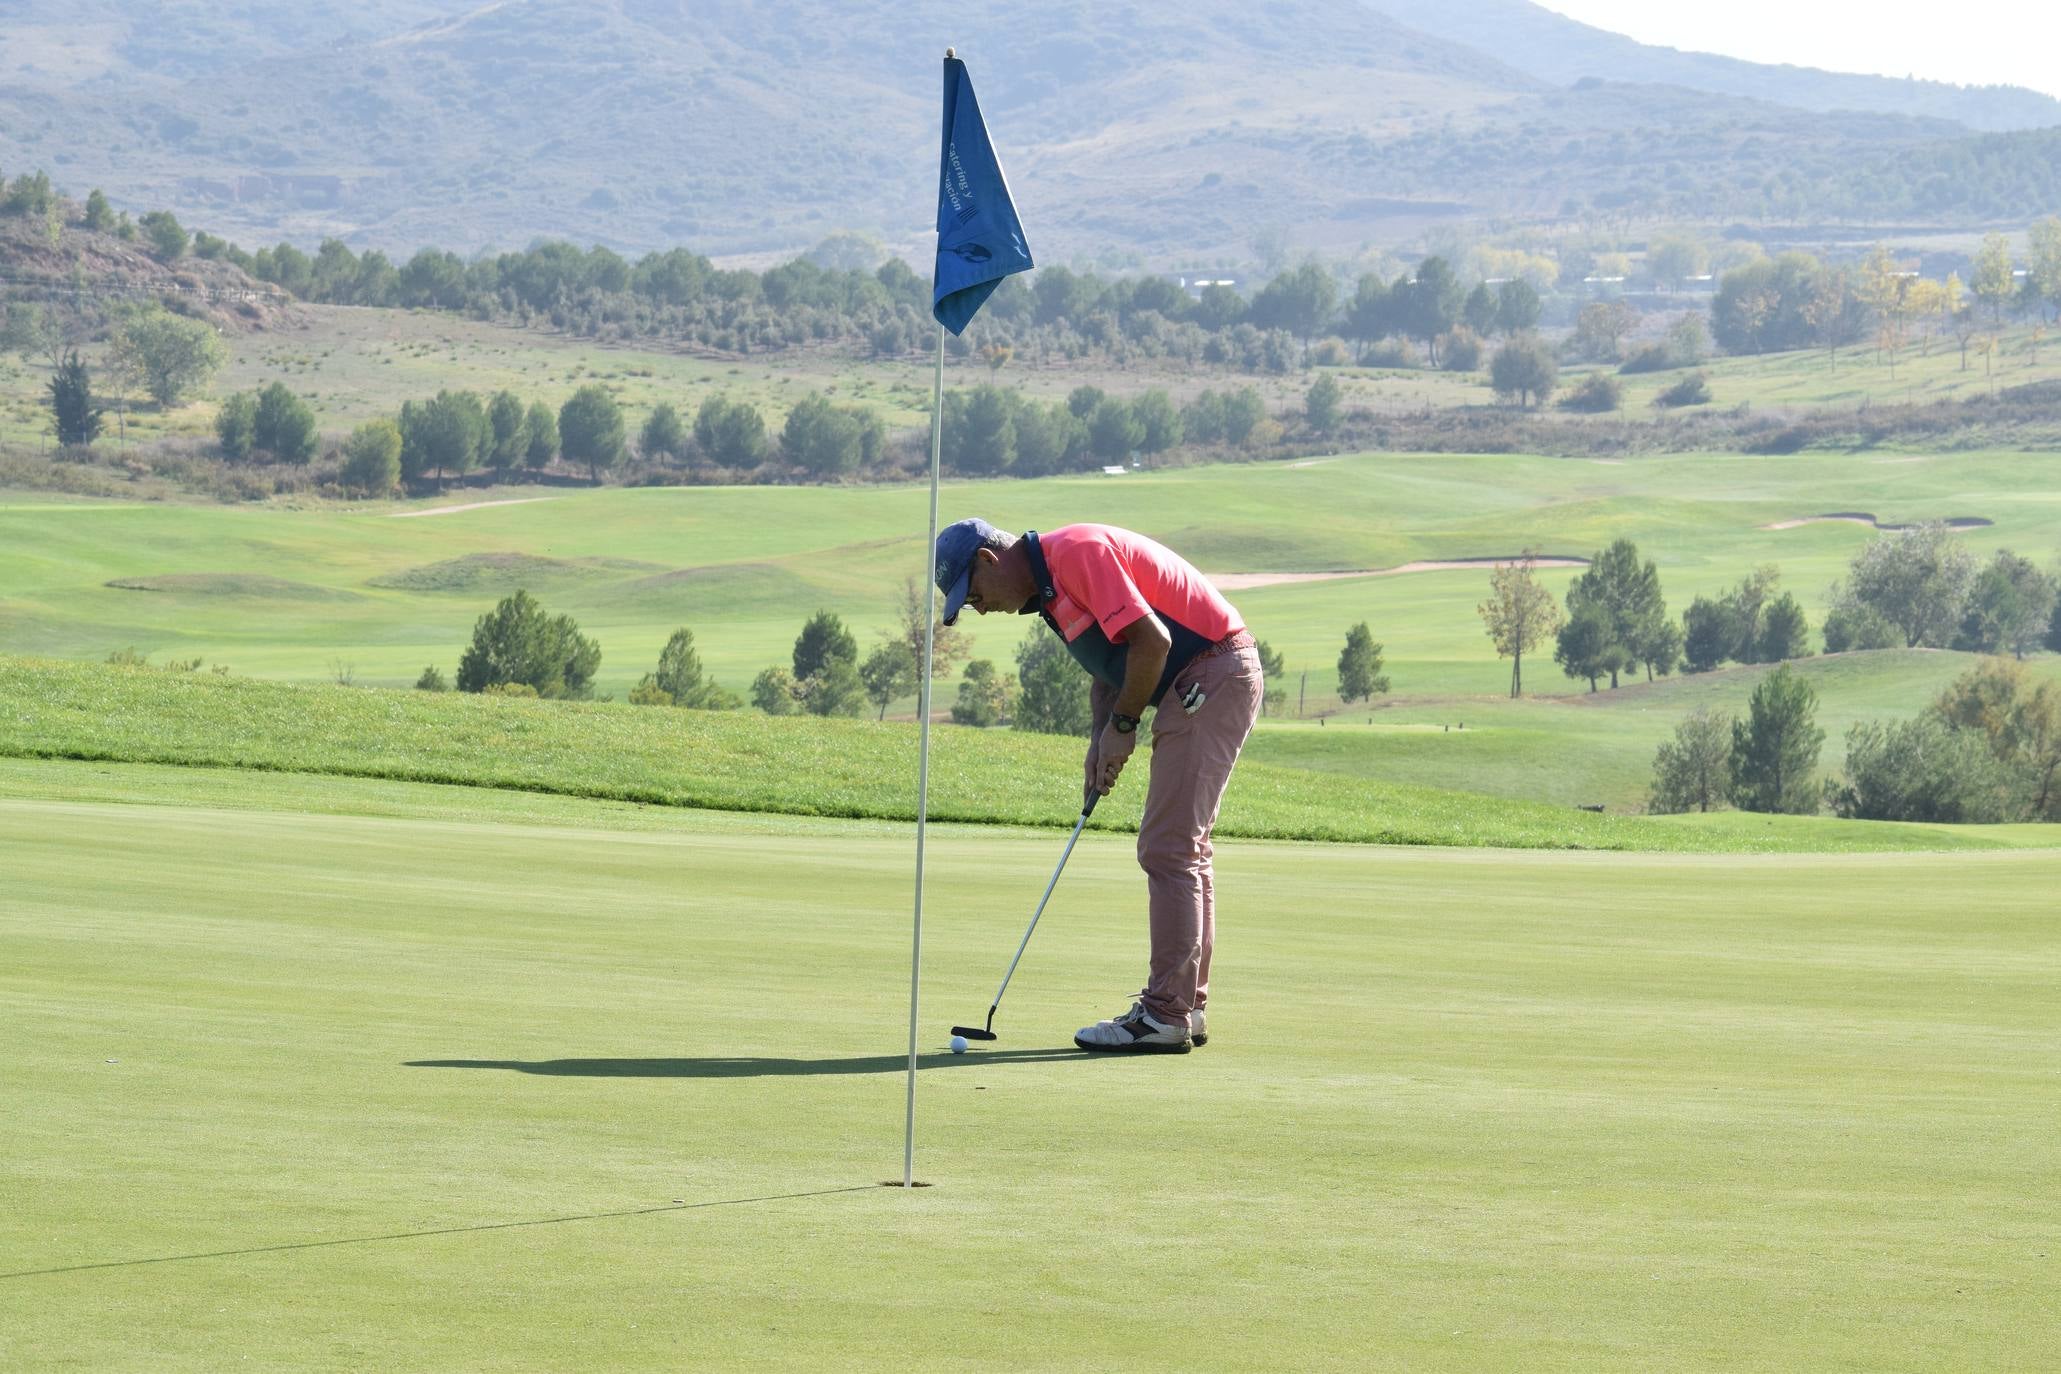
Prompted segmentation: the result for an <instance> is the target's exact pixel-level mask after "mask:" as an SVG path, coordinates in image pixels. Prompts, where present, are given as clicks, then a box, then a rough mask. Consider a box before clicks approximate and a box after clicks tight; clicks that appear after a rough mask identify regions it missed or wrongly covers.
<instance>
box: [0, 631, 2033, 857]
mask: <svg viewBox="0 0 2061 1374" xmlns="http://www.w3.org/2000/svg"><path fill="white" fill-rule="evenodd" d="M0 703H5V706H4V709H0V755H9V756H16V757H28V758H37V757H54V758H77V759H102V760H114V761H135V762H154V763H180V764H199V765H209V766H214V767H234V768H253V769H266V770H276V771H283V772H302V773H333V774H343V775H349V776H359V777H376V778H398V779H409V780H416V781H430V782H451V783H471V784H478V785H483V786H489V787H504V788H516V789H524V790H533V791H542V792H557V793H566V794H571V795H575V796H584V797H600V798H613V799H619V800H629V801H643V802H656V803H661V804H664V805H669V806H687V807H704V808H718V809H724V810H732V811H772V812H785V813H791V814H797V815H810V816H844V817H873V818H887V819H913V817H914V815H915V796H914V787H913V785H912V784H913V778H912V773H913V771H914V767H913V760H914V757H915V754H916V742H915V729H914V727H913V726H912V725H907V724H902V723H897V722H890V723H886V724H881V723H875V722H868V721H840V720H829V721H824V720H816V719H811V718H804V719H779V720H775V719H769V718H767V717H764V716H760V715H757V714H756V713H747V712H720V713H709V712H690V711H665V710H654V709H648V708H638V707H630V706H623V705H615V704H607V703H590V704H581V703H561V702H535V701H523V700H519V699H509V698H494V697H477V696H468V695H462V694H459V695H432V694H426V693H420V692H395V691H366V690H363V689H346V688H339V687H333V686H332V687H295V686H288V685H283V684H277V683H264V682H252V681H247V680H244V681H239V680H235V679H221V678H216V677H213V676H212V675H189V674H173V673H165V672H162V671H159V670H156V669H136V668H110V667H103V666H99V665H91V664H70V663H62V662H57V661H49V660H35V659H5V658H0ZM1079 759H1080V746H1079V744H1077V743H1076V742H1075V741H1073V740H1069V739H1064V738H1059V737H1054V736H1040V735H1026V734H1020V733H1018V732H1015V731H1006V730H1003V731H974V730H966V729H959V728H955V727H952V726H942V727H939V738H938V741H937V746H936V748H935V749H934V751H933V767H932V773H931V792H930V798H931V814H932V815H933V816H936V817H938V818H940V819H944V820H963V821H988V822H994V821H1001V822H1012V823H1018V824H1050V823H1053V822H1055V821H1059V820H1063V819H1071V815H1072V812H1071V809H1070V808H1071V807H1072V805H1073V798H1074V797H1075V795H1077V794H1076V793H1075V792H1074V790H1073V789H1074V788H1075V787H1076V786H1077V782H1076V780H1077V779H1078V777H1079V768H1080V763H1079ZM1142 796H1143V793H1142V791H1141V788H1140V780H1139V779H1137V778H1136V777H1135V776H1134V777H1133V778H1132V779H1131V783H1130V785H1129V786H1127V787H1123V788H1121V789H1119V791H1118V792H1117V793H1115V794H1113V795H1112V796H1111V798H1110V800H1109V802H1108V803H1107V804H1105V805H1104V806H1102V807H1100V808H1098V811H1097V815H1096V824H1097V825H1098V826H1102V827H1105V828H1109V827H1117V828H1130V827H1134V826H1135V825H1136V823H1137V816H1138V807H1139V804H1140V802H1141V799H1142ZM2043 830H2044V828H2043V827H2028V828H2020V827H1942V826H1912V825H1882V824H1874V823H1865V822H1842V821H1832V820H1816V819H1798V818H1791V817H1762V816H1755V817H1751V818H1745V817H1741V818H1733V819H1729V820H1723V821H1720V822H1719V823H1717V824H1712V823H1711V822H1710V820H1709V819H1708V818H1701V819H1698V820H1685V821H1676V820H1669V819H1644V818H1623V817H1614V816H1598V815H1590V814H1586V813H1582V812H1576V811H1573V810H1570V809H1569V808H1567V807H1565V806H1551V805H1546V804H1541V803H1537V802H1524V801H1510V800H1507V799H1497V798H1490V797H1485V796H1478V795H1472V794H1469V793H1465V792H1454V791H1444V790H1439V789H1436V788H1431V787H1424V786H1413V785H1409V784H1399V783H1394V782H1389V781H1384V780H1376V779H1373V778H1360V777H1352V776H1348V775H1346V774H1345V773H1343V772H1342V771H1338V770H1330V771H1321V772H1307V771H1303V770H1301V769H1298V768H1287V767H1281V766H1278V765H1270V764H1268V763H1266V762H1262V761H1253V762H1250V763H1247V764H1245V765H1243V766H1242V767H1240V769H1239V770H1238V772H1237V775H1236V778H1235V780H1234V783H1233V787H1232V790H1231V792H1230V794H1229V795H1228V797H1227V798H1226V801H1225V807H1224V813H1223V817H1222V820H1221V823H1220V826H1219V831H1220V833H1222V834H1224V835H1227V836H1228V835H1248V836H1262V837H1274V838H1284V839H1305V840H1351V841H1362V842H1379V843H1392V844H1435V845H1464V846H1482V845H1487V846H1497V847H1516V848H1534V847H1541V848H1569V847H1572V848H1593V849H1629V850H1656V851H1688V852H1717V851H1764V852H1777V851H1800V852H1828V851H1839V850H1899V849H1956V848H1987V847H1992V846H1998V845H2015V844H2022V843H2027V842H2030V843H2033V844H2049V843H2054V842H2055V837H2054V836H2053V835H2052V834H2045V833H2041V832H2042V831H2043Z"/></svg>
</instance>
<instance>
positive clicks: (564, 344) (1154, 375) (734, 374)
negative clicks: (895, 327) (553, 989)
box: [0, 297, 2061, 443]
mask: <svg viewBox="0 0 2061 1374" xmlns="http://www.w3.org/2000/svg"><path fill="white" fill-rule="evenodd" d="M1705 305H1706V302H1705V301H1704V300H1703V298H1701V297H1685V298H1684V308H1685V309H1697V310H1701V309H1704V308H1705ZM296 315H297V319H298V320H299V321H300V324H299V326H298V327H289V328H285V329H282V330H279V331H275V332H270V333H253V334H238V335H231V336H228V337H227V338H226V339H225V342H227V343H228V344H229V346H230V363H229V365H228V367H227V368H225V369H224V371H223V372H222V374H221V375H220V377H218V378H217V379H216V382H215V386H214V397H213V398H212V399H200V400H195V401H193V402H191V403H189V404H187V405H184V406H181V407H178V408H176V409H174V410H172V411H170V412H159V411H158V410H156V409H155V407H154V406H152V405H150V404H148V403H144V404H142V405H141V406H140V408H136V409H133V410H132V411H131V413H130V415H129V417H128V423H129V425H130V428H131V430H132V432H133V433H134V434H135V435H137V436H140V437H143V438H161V437H168V436H177V435H188V436H193V437H196V438H211V437H212V435H213V432H214V431H213V425H214V415H215V411H216V408H217V403H218V401H219V398H220V397H221V396H223V395H226V394H228V393H230V392H233V391H246V390H251V389H254V388H258V387H262V386H264V385H266V384H268V383H270V382H273V381H284V382H285V383H286V384H287V385H288V386H289V387H291V388H293V389H294V390H295V391H296V392H298V393H299V394H300V395H302V396H303V397H305V398H306V399H307V400H308V402H309V404H310V405H312V406H313V407H314V409H315V412H316V414H317V415H318V416H319V417H320V419H321V423H322V426H323V428H324V429H326V430H330V431H332V432H336V433H342V432H343V431H345V430H347V429H349V428H350V427H351V426H352V425H355V424H358V423H361V422H363V421H365V420H368V419H372V418H374V417H376V416H382V415H392V414H394V413H395V412H396V411H398V410H399V409H400V405H401V402H402V401H405V400H410V399H417V398H420V397H423V396H428V395H432V394H434V393H435V392H437V391H439V390H441V389H443V388H446V387H454V388H461V389H469V390H473V391H477V392H480V393H482V394H487V393H491V392H494V391H499V390H502V389H504V388H505V389H507V390H512V391H514V392H515V393H516V394H518V395H520V396H522V397H523V398H524V399H525V400H543V401H547V402H549V403H550V404H552V405H553V406H556V405H559V404H561V403H562V402H563V401H564V400H565V399H566V397H568V396H570V395H571V394H572V393H573V392H574V391H575V390H576V389H577V388H579V387H580V386H583V385H586V384H588V383H593V382H598V383H600V384H601V385H603V386H605V387H607V388H608V389H609V390H610V391H611V392H612V393H613V394H614V395H615V397H616V398H617V400H618V401H620V402H621V403H622V404H623V406H624V407H625V408H626V410H627V412H628V421H629V427H630V430H631V432H632V433H634V432H636V430H637V429H638V428H639V427H641V425H642V424H643V422H644V418H645V417H646V416H647V415H648V414H649V413H650V411H651V409H652V407H654V406H656V405H657V404H658V403H659V402H660V401H670V402H672V403H673V404H674V405H675V406H676V407H678V408H680V409H681V410H682V411H683V412H684V413H690V414H691V412H692V411H693V409H694V408H695V407H697V406H699V405H700V404H701V402H702V400H703V399H705V398H706V397H708V396H710V395H713V394H715V393H718V392H721V393H725V394H728V395H730V396H733V397H738V398H742V399H748V400H750V401H751V402H752V403H753V404H755V405H757V406H758V407H759V408H760V409H761V410H762V411H763V412H764V413H765V414H766V416H767V417H768V420H769V422H770V423H771V424H772V425H773V426H774V427H775V428H776V429H777V427H778V425H779V424H780V423H781V422H782V421H783V419H784V418H785V416H786V413H787V410H788V408H789V407H790V406H791V405H792V404H793V403H794V402H795V401H796V400H798V399H799V398H801V397H802V396H804V395H806V394H808V393H810V392H815V391H823V392H827V393H828V394H830V395H831V396H833V397H834V398H835V399H837V400H838V401H840V402H845V403H862V404H865V405H868V406H871V407H873V408H874V409H875V410H877V411H878V412H879V413H880V416H881V418H882V419H883V420H885V421H886V422H887V423H888V424H889V425H890V426H892V427H897V428H913V427H921V426H923V425H925V424H927V423H928V419H927V416H928V413H929V402H930V365H929V362H928V361H927V360H926V359H902V360H887V361H881V360H872V359H866V360H861V359H848V358H842V357H837V356H833V355H828V354H816V353H798V354H789V355H779V356H771V357H741V358H708V357H699V356H689V355H686V354H681V353H677V352H674V351H672V350H670V349H668V348H664V347H658V348H641V347H635V346H629V347H616V346H604V345H602V344H599V343H597V342H595V341H593V340H589V339H581V338H576V337H569V336H564V335H558V334H553V333H550V332H547V331H543V330H530V329H514V328H508V327H504V326H501V325H495V324H487V323H482V322H480V321H476V320H468V319H464V318H461V317H458V316H452V315H442V314H435V313H430V312H424V311H408V310H364V309H356V308H349V307H339V306H305V307H300V308H299V309H298V310H297V312H296ZM2000 339H2001V351H2000V352H1999V353H1998V354H1997V356H1996V358H1995V359H1994V360H1993V363H1992V365H1991V368H1990V370H1989V371H1985V368H1984V364H1983V361H1982V359H1981V357H1980V356H1979V355H1977V354H1976V353H1975V352H1973V351H1972V350H1971V352H1970V354H1969V359H1968V366H1967V367H1965V368H1964V367H1963V366H1962V365H1961V357H1960V351H1959V348H1958V347H1957V345H1956V343H1955V341H1954V340H1953V339H1952V338H1951V337H1950V336H1949V337H1944V338H1940V339H1935V340H1933V341H1932V343H1931V344H1930V345H1929V351H1928V352H1926V353H1924V354H1922V355H1921V354H1920V353H1919V351H1918V349H1917V347H1916V345H1915V342H1914V344H1913V346H1912V347H1910V348H1908V349H1907V350H1906V351H1905V352H1904V353H1903V354H1902V355H1900V357H1899V359H1898V363H1897V367H1896V369H1895V375H1893V376H1892V375H1891V371H1890V369H1889V367H1888V365H1887V363H1886V362H1884V361H1878V360H1877V359H1876V358H1875V356H1874V355H1873V353H1872V352H1871V351H1869V350H1867V349H1858V350H1846V351H1843V352H1842V353H1841V354H1840V356H1839V359H1838V360H1837V362H1836V364H1835V363H1833V362H1830V361H1828V360H1827V358H1826V356H1825V354H1824V353H1822V352H1819V351H1805V352H1797V353H1776V354H1768V355H1765V356H1760V357H1738V358H1714V359H1712V360H1711V361H1710V362H1709V363H1707V364H1706V365H1705V366H1704V368H1703V369H1702V370H1703V371H1704V372H1705V374H1706V375H1707V376H1708V377H1709V379H1710V387H1711V397H1712V399H1711V405H1713V406H1716V407H1720V408H1729V407H1732V406H1736V405H1740V404H1742V403H1743V404H1748V405H1752V406H1754V407H1757V408H1761V409H1768V408H1773V409H1777V410H1789V409H1806V408H1811V407H1820V406H1832V407H1837V408H1842V409H1851V408H1853V407H1856V406H1859V405H1863V404H1868V403H1873V404H1878V405H1880V404H1887V403H1892V402H1904V401H1919V402H1924V401H1934V400H1940V399H1945V398H1960V397H1968V396H1975V395H1981V394H1984V393H1987V392H1989V391H1991V390H1993V389H1995V388H1998V387H2007V386H2016V385H2020V384H2022V383H2027V382H2034V381H2043V380H2052V379H2054V378H2057V377H2061V346H2056V345H2054V344H2053V343H2051V342H2046V343H2038V342H2035V340H2034V338H2033V330H2032V327H2031V326H2024V327H2019V328H2013V329H2007V330H2004V331H2003V332H2002V334H2001V335H2000ZM84 356H85V357H86V359H87V361H88V362H89V364H92V365H94V366H95V367H96V369H97V368H98V365H99V360H100V356H101V355H100V350H99V348H98V346H93V347H88V348H87V349H86V350H84ZM1588 370H1589V369H1588V368H1586V367H1581V366H1575V367H1570V368H1569V369H1567V371H1566V372H1565V373H1564V374H1563V378H1562V380H1563V383H1564V384H1565V385H1566V386H1570V387H1571V386H1573V385H1574V384H1575V383H1576V382H1577V381H1578V380H1579V379H1580V377H1581V375H1582V374H1583V373H1584V372H1586V371H1588ZM1336 372H1337V375H1338V377H1339V379H1340V380H1341V382H1342V383H1343V385H1344V387H1345V402H1346V404H1347V405H1348V406H1360V407H1365V408H1368V409H1370V410H1373V411H1376V412H1414V411H1419V410H1422V409H1424V408H1426V407H1430V408H1433V409H1445V408H1448V407H1455V406H1470V407H1479V406H1484V405H1488V404H1491V403H1492V402H1493V401H1494V396H1493V395H1492V393H1491V392H1490V391H1489V388H1488V386H1487V384H1486V378H1485V374H1481V373H1446V372H1424V371H1390V370H1382V369H1370V368H1340V369H1337V370H1336ZM1682 375H1683V374H1682V373H1680V372H1661V373H1650V374H1645V375H1638V376H1631V377H1625V378H1623V379H1622V380H1623V382H1624V388H1625V392H1624V395H1625V403H1624V411H1625V414H1627V415H1629V416H1632V417H1634V418H1636V417H1639V416H1643V415H1646V414H1647V413H1649V411H1650V406H1651V402H1652V400H1653V397H1654V395H1655V394H1657V393H1658V392H1659V391H1660V390H1662V389H1663V388H1665V387H1667V386H1671V385H1673V384H1674V382H1676V381H1677V380H1679V379H1680V377H1681V376H1682ZM947 380H948V383H949V384H950V385H952V386H955V387H970V386H974V385H977V384H979V383H981V382H985V381H989V380H993V381H995V382H997V383H999V384H1001V385H1004V386H1011V387H1017V388H1020V389H1022V390H1024V391H1026V392H1028V393H1030V394H1032V395H1037V396H1042V397H1046V398H1048V399H1052V398H1057V397H1060V396H1063V395H1065V394H1066V392H1067V391H1068V390H1069V389H1071V388H1072V387H1075V386H1078V385H1080V384H1082V383H1084V382H1085V383H1093V384H1094V385H1097V386H1100V387H1103V388H1104V389H1106V390H1109V391H1113V392H1117V393H1120V394H1122V393H1132V392H1137V391H1142V390H1145V389H1147V388H1151V387H1160V388H1164V389H1166V390H1168V391H1169V392H1171V393H1172V394H1173V395H1174V396H1175V397H1176V398H1185V397H1188V396H1192V395H1194V394H1195V393H1196V392H1199V391H1201V390H1202V389H1204V388H1205V387H1211V388H1216V389H1224V388H1235V387H1241V386H1251V387H1254V388H1256V389H1257V390H1258V391H1259V392H1260V393H1261V394H1262V395H1263V396H1265V397H1266V398H1267V400H1268V402H1269V404H1270V405H1271V406H1272V407H1273V408H1274V409H1276V410H1284V409H1296V408H1299V407H1300V406H1301V404H1302V397H1303V393H1304V392H1305V391H1306V390H1307V388H1308V386H1309V382H1310V376H1308V375H1303V374H1291V375H1289V376H1284V377H1267V376H1252V375H1247V374H1243V373H1236V372H1230V371H1224V370H1221V369H1216V368H1210V367H1207V366H1203V365H1199V364H1198V365H1188V364H1171V363H1155V362H1153V361H1150V360H1146V361H1143V362H1140V363H1138V364H1135V365H1133V366H1130V367H1126V368H1124V369H1122V370H1120V371H1119V370H1111V369H1108V368H1106V367H1103V366H1100V365H1097V364H1092V363H1082V364H1068V363H1064V362H1058V363H1053V364H1051V365H1038V364H1037V363H1035V362H1034V361H1033V360H1032V359H1030V358H1029V357H1022V358H1019V359H1017V360H1015V361H1014V362H1012V363H1010V364H1009V365H1008V366H1007V367H1005V368H1004V369H1003V370H1002V371H1001V372H999V373H997V374H994V375H993V376H992V378H991V377H990V375H989V374H988V372H987V370H986V368H984V367H982V366H980V365H978V364H976V363H972V362H963V363H962V362H955V363H953V364H952V366H951V370H950V372H949V374H948V379H947ZM48 381H49V369H48V368H46V367H44V366H42V365H41V364H39V363H35V362H25V361H23V360H21V359H18V358H15V357H13V356H12V355H10V356H8V357H6V358H0V442H7V441H12V442H19V443H39V442H44V441H47V438H48V435H49V433H50V419H49V408H48V404H47V401H48V397H47V386H48ZM1564 418H1565V419H1566V420H1567V422H1568V423H1570V424H1581V423H1585V422H1586V420H1585V417H1581V416H1575V415H1569V416H1565V417H1564ZM109 433H110V437H112V435H113V417H110V423H109Z"/></svg>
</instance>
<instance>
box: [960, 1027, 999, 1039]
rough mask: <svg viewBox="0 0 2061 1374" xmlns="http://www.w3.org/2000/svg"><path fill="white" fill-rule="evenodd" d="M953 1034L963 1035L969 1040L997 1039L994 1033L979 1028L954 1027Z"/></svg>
mask: <svg viewBox="0 0 2061 1374" xmlns="http://www.w3.org/2000/svg"><path fill="white" fill-rule="evenodd" d="M952 1034H954V1035H963V1036H965V1037H966V1038H967V1039H968V1040H993V1039H994V1038H995V1033H994V1032H993V1031H991V1030H982V1029H981V1028H980V1027H979V1026H954V1027H952Z"/></svg>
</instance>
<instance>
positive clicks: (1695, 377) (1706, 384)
mask: <svg viewBox="0 0 2061 1374" xmlns="http://www.w3.org/2000/svg"><path fill="white" fill-rule="evenodd" d="M1653 404H1655V405H1657V406H1660V407H1663V408H1664V409H1668V410H1679V409H1680V408H1681V407H1683V406H1700V405H1708V404H1710V378H1708V377H1706V376H1704V375H1703V374H1702V373H1701V372H1692V373H1690V374H1689V375H1688V376H1686V377H1684V378H1682V380H1680V381H1679V382H1676V383H1675V384H1674V385H1673V386H1671V387H1669V388H1667V390H1665V391H1663V392H1661V393H1660V394H1659V395H1658V396H1655V397H1654V398H1653Z"/></svg>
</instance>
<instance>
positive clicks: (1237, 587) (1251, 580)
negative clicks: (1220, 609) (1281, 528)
mask: <svg viewBox="0 0 2061 1374" xmlns="http://www.w3.org/2000/svg"><path fill="white" fill-rule="evenodd" d="M1516 561H1517V559H1516V558H1514V557H1508V558H1456V559H1451V560H1447V561H1439V562H1421V563H1403V564H1400V565H1398V566H1396V567H1393V568H1360V569H1357V570H1355V571H1352V572H1313V573H1204V574H1203V576H1204V577H1207V578H1208V579H1209V580H1210V582H1211V584H1212V585H1214V586H1215V587H1216V589H1217V590H1218V591H1220V592H1242V591H1245V590H1247V589H1249V588H1252V587H1279V586H1283V585H1285V584H1287V583H1290V582H1336V581H1339V580H1340V579H1342V578H1347V577H1394V576H1396V575H1397V574H1399V573H1420V572H1467V571H1470V570H1472V569H1476V568H1493V567H1495V566H1496V565H1497V564H1498V563H1515V562H1516ZM1532 566H1533V567H1534V568H1586V567H1588V566H1589V561H1588V560H1587V559H1586V558H1536V559H1533V560H1532Z"/></svg>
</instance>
